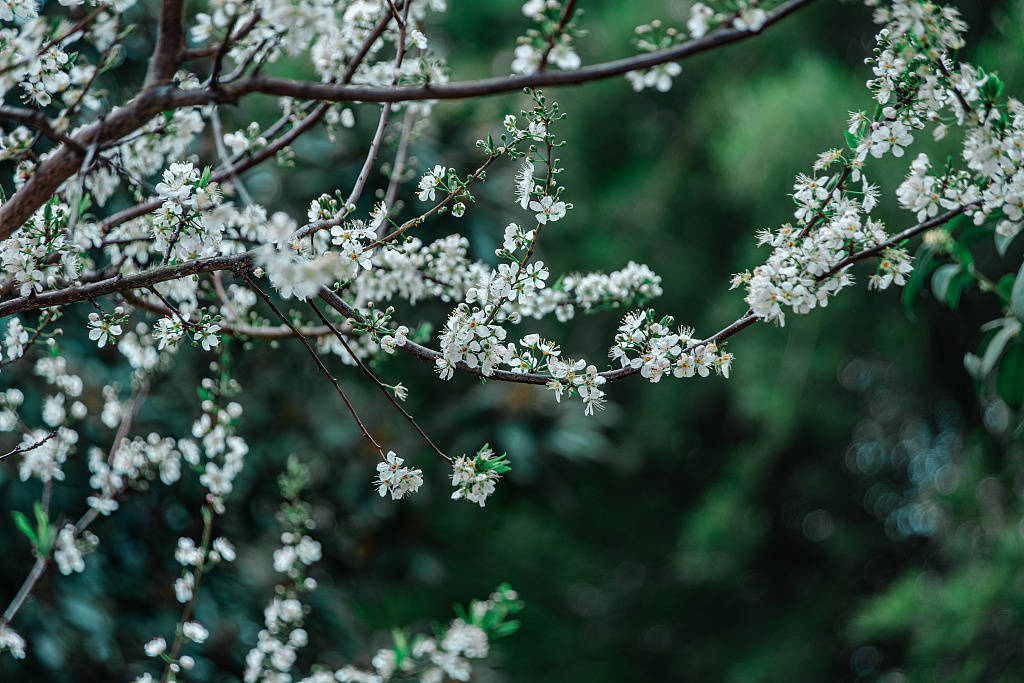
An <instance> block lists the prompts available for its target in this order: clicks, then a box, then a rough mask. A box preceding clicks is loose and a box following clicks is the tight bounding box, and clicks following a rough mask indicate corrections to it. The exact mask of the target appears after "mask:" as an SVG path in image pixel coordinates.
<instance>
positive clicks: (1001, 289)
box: [996, 273, 1017, 301]
mask: <svg viewBox="0 0 1024 683" xmlns="http://www.w3.org/2000/svg"><path fill="white" fill-rule="evenodd" d="M1015 282H1017V276H1016V275H1014V274H1013V273H1007V274H1006V275H1004V276H1002V277H1001V278H999V282H997V283H996V293H997V294H998V295H999V298H1000V299H1002V300H1003V301H1009V300H1010V297H1011V296H1012V295H1013V285H1014V283H1015Z"/></svg>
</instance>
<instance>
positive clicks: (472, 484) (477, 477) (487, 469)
mask: <svg viewBox="0 0 1024 683" xmlns="http://www.w3.org/2000/svg"><path fill="white" fill-rule="evenodd" d="M509 469H511V468H510V467H509V464H508V459H507V458H506V457H505V456H504V455H501V456H500V457H495V455H494V451H493V450H492V449H491V448H490V447H489V446H488V445H487V444H484V446H483V448H481V449H480V450H479V451H477V453H476V455H474V456H473V457H472V458H470V457H468V456H465V455H461V456H459V457H458V458H456V459H455V462H453V463H452V486H453V487H455V491H454V492H453V493H452V500H461V499H465V500H468V501H469V502H471V503H476V504H477V505H479V506H480V507H484V505H486V503H487V497H488V496H490V495H491V494H492V493H494V489H495V484H496V483H497V481H498V480H499V479H501V475H502V474H504V473H505V472H507V471H509Z"/></svg>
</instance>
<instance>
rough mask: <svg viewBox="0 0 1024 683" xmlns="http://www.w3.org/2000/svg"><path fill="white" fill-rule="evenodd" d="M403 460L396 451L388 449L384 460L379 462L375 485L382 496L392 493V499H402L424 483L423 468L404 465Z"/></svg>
mask: <svg viewBox="0 0 1024 683" xmlns="http://www.w3.org/2000/svg"><path fill="white" fill-rule="evenodd" d="M403 462H405V461H404V460H403V459H402V458H399V457H398V456H397V455H395V452H394V451H388V453H387V455H386V456H385V457H384V460H383V461H382V462H379V463H377V480H376V481H374V482H373V485H374V486H376V487H377V493H379V494H380V496H381V498H383V497H384V496H386V495H387V494H389V493H390V494H391V500H401V499H402V497H403V496H405V495H406V494H408V493H416V492H417V491H418V490H419V488H420V486H422V485H423V470H420V469H416V468H412V467H403V466H402V463H403Z"/></svg>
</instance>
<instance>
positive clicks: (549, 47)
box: [512, 0, 581, 74]
mask: <svg viewBox="0 0 1024 683" xmlns="http://www.w3.org/2000/svg"><path fill="white" fill-rule="evenodd" d="M564 4H565V2H564V0H527V2H525V3H523V14H524V15H526V16H527V17H529V18H530V19H532V20H533V21H534V23H535V24H536V27H535V28H530V29H528V30H527V32H526V35H525V36H521V37H520V38H519V44H518V45H517V46H516V49H515V54H514V59H513V60H512V73H514V74H529V73H533V72H535V71H537V69H538V68H539V67H540V63H541V59H542V58H543V57H544V55H545V54H547V63H548V64H553V65H554V66H556V67H558V68H559V69H564V70H567V71H571V70H573V69H578V68H580V64H581V61H580V56H579V55H578V54H576V49H575V48H574V46H573V38H574V37H575V36H576V35H579V32H578V31H576V30H575V29H574V27H573V26H572V22H569V24H568V25H562V24H561V14H562V11H563V6H564Z"/></svg>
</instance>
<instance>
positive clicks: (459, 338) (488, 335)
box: [434, 303, 512, 379]
mask: <svg viewBox="0 0 1024 683" xmlns="http://www.w3.org/2000/svg"><path fill="white" fill-rule="evenodd" d="M488 318H489V315H488V314H487V313H486V312H485V311H484V310H483V309H481V308H470V306H469V305H468V304H464V303H463V304H459V305H458V306H457V307H456V308H455V310H454V311H452V313H451V315H450V316H448V320H447V321H446V322H445V326H444V331H443V332H442V333H441V337H440V339H439V341H440V343H441V357H439V358H438V359H437V360H436V361H435V363H434V364H435V368H436V370H437V372H438V374H439V375H440V376H441V379H451V378H452V377H453V376H454V375H455V366H456V365H457V364H459V363H464V364H465V366H466V367H468V368H471V369H476V368H479V369H480V372H481V373H482V374H483V375H484V376H485V377H486V376H487V375H490V374H491V373H492V372H494V368H495V366H497V365H498V364H500V363H506V362H508V360H509V359H510V358H511V353H512V352H511V349H510V347H509V346H508V345H507V344H505V343H504V340H505V336H506V335H507V334H508V333H507V332H506V331H505V328H504V327H502V326H501V325H496V324H493V323H489V322H488Z"/></svg>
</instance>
